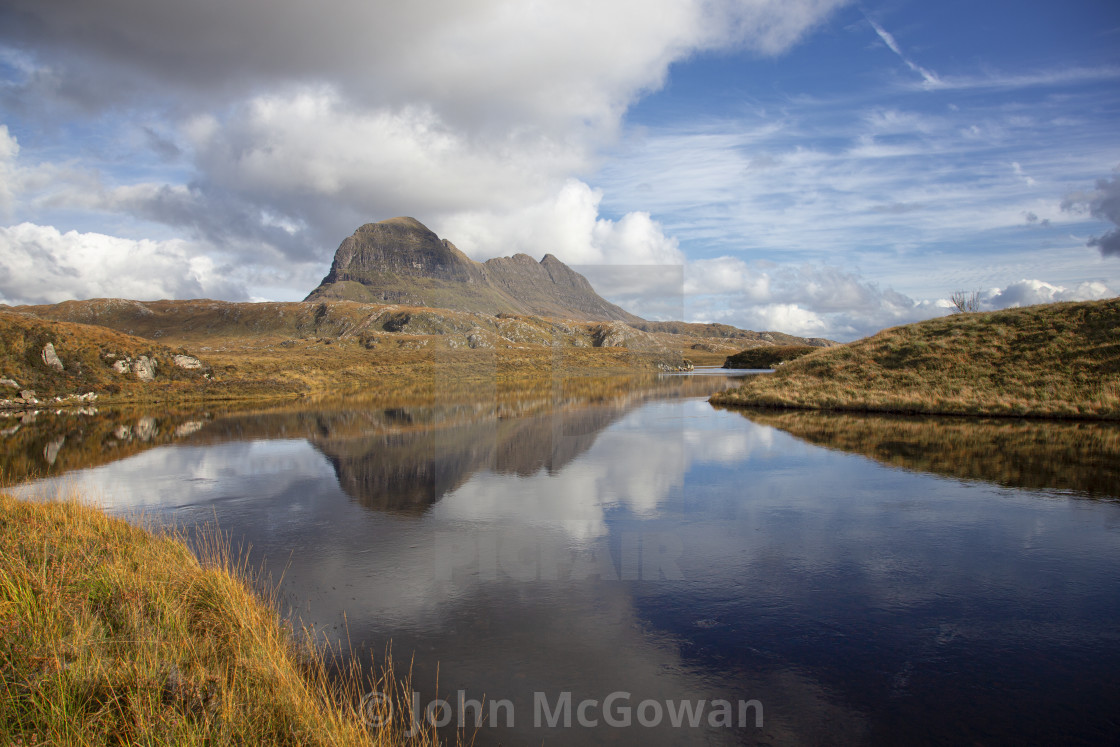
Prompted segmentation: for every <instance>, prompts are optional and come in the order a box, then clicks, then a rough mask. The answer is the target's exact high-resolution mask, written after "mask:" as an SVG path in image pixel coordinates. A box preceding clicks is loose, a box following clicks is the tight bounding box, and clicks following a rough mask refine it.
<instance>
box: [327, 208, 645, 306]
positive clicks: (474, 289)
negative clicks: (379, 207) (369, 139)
mask: <svg viewBox="0 0 1120 747" xmlns="http://www.w3.org/2000/svg"><path fill="white" fill-rule="evenodd" d="M305 300H307V301H358V302H361V303H376V304H402V305H407V306H427V307H432V308H441V309H453V310H456V311H470V312H481V313H484V314H490V315H495V314H499V313H506V314H523V315H537V316H546V317H551V318H554V319H571V320H575V321H600V322H610V321H619V322H628V323H634V322H641V321H642V319H641V318H639V317H637V316H634V315H633V314H631V313H629V312H627V311H625V310H624V309H622V308H620V307H618V306H616V305H614V304H612V303H610V302H609V301H607V300H606V299H604V298H602V297H601V296H600V295H599V294H598V293H596V292H595V289H594V288H592V287H591V284H590V283H589V282H587V278H585V277H583V276H582V275H580V274H579V273H578V272H575V271H574V270H572V269H571V268H570V267H568V266H567V265H565V264H564V263H563V262H561V261H560V260H558V259H557V258H556V257H554V256H552V255H551V254H546V255H545V256H544V259H542V260H541V261H540V262H537V261H536V260H534V259H533V258H532V257H530V256H529V255H527V254H515V255H514V256H512V257H497V258H495V259H490V260H487V261H486V262H475V261H474V260H472V259H471V258H470V257H468V256H467V255H465V254H463V253H462V252H461V251H459V250H458V249H457V248H455V245H454V244H452V243H451V242H450V241H447V240H446V239H440V238H439V237H438V236H436V234H435V233H433V232H432V231H430V230H429V229H428V228H427V227H426V226H424V225H423V224H422V223H420V222H419V221H418V220H416V219H415V218H391V219H389V220H384V221H381V222H380V223H367V224H366V225H364V226H362V227H361V228H359V229H358V230H357V231H355V232H354V235H353V236H350V237H349V238H347V239H346V240H345V241H343V242H342V244H341V245H340V246H339V247H338V251H336V252H335V255H334V262H333V263H332V264H331V269H330V272H329V273H327V276H326V277H325V278H323V282H322V283H320V284H319V287H318V288H316V289H315V290H313V291H312V292H311V293H310V294H309V295H308V296H307V298H306V299H305Z"/></svg>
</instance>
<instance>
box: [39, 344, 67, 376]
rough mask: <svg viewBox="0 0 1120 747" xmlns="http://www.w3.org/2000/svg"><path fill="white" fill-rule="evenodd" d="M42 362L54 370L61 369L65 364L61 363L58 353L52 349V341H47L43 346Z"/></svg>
mask: <svg viewBox="0 0 1120 747" xmlns="http://www.w3.org/2000/svg"><path fill="white" fill-rule="evenodd" d="M43 363H46V364H47V365H48V366H50V367H51V368H53V369H54V370H55V371H63V370H65V369H66V366H64V365H62V361H61V360H60V359H59V357H58V353H56V352H55V350H54V343H50V342H48V343H47V344H46V345H44V346H43Z"/></svg>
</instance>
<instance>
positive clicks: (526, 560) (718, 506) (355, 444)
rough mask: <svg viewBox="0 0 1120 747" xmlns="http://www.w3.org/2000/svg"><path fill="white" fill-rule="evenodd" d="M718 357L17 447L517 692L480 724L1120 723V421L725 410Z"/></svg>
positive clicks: (778, 727)
mask: <svg viewBox="0 0 1120 747" xmlns="http://www.w3.org/2000/svg"><path fill="white" fill-rule="evenodd" d="M725 383H726V382H724V381H723V380H722V379H720V378H719V377H696V378H693V379H690V380H688V383H682V380H681V379H677V380H670V379H665V380H663V381H662V382H661V383H657V384H647V385H644V386H643V387H638V388H632V389H630V390H625V388H624V389H623V391H621V392H620V390H619V388H618V387H614V388H613V389H611V388H609V387H608V389H609V390H610V391H609V393H608V394H603V395H601V396H600V395H589V394H585V395H583V396H568V397H561V398H552V399H548V398H545V399H544V400H540V401H537V400H534V401H532V402H528V401H521V402H496V401H492V402H485V401H483V402H476V403H473V404H448V403H444V404H441V405H439V406H402V407H384V406H377V407H374V406H373V405H370V404H368V403H366V404H357V403H342V404H337V403H336V404H333V405H330V406H323V407H321V408H319V409H314V408H313V409H303V410H300V409H292V410H289V411H285V412H280V413H242V414H224V415H223V414H217V413H186V414H182V415H177V416H171V415H163V416H160V417H149V416H139V415H135V414H127V415H125V414H117V415H113V414H104V413H103V414H100V415H98V416H96V417H95V418H93V419H91V420H89V421H88V422H87V424H86V425H84V426H82V425H76V424H75V423H76V422H77V421H75V420H73V419H72V420H71V421H66V422H65V423H63V422H62V421H57V420H49V421H48V420H47V419H46V417H45V416H43V419H42V420H41V421H40V424H39V425H38V426H37V425H36V424H35V422H28V423H27V424H26V425H25V426H24V428H23V429H22V430H20V431H18V432H11V433H6V435H5V439H7V440H6V441H0V448H5V447H4V446H3V444H7V447H6V448H7V449H8V450H7V452H6V455H5V456H3V457H0V458H4V459H7V461H8V465H9V474H10V473H11V471H12V469H13V467H12V465H16V468H19V469H24V468H26V469H28V470H30V468H31V467H30V466H29V465H33V463H37V462H36V460H38V462H42V463H43V464H44V465H46V462H47V461H49V459H48V457H51V456H53V458H54V461H53V462H51V464H52V465H58V464H66V465H68V466H67V469H69V468H71V467H75V468H76V469H73V470H72V471H69V472H65V474H63V475H61V476H55V477H49V478H47V479H44V480H40V481H39V482H37V483H32V484H31V485H29V486H27V487H24V488H20V489H19V491H22V492H24V493H27V494H31V493H34V492H36V491H39V492H41V491H53V490H55V486H56V485H57V484H58V483H60V482H61V483H64V484H66V485H73V486H76V487H78V488H79V489H81V490H82V491H84V492H87V493H88V494H90V495H92V496H94V497H95V498H96V499H98V500H99V501H100V502H102V503H103V504H104V505H105V506H106V507H108V508H109V509H110V510H111V511H114V512H122V513H127V512H130V511H133V510H134V509H138V508H143V509H145V510H146V511H147V512H148V513H150V514H155V515H156V516H157V517H159V518H160V519H163V520H165V521H174V522H179V523H184V524H187V525H190V524H193V523H195V522H205V521H213V520H215V519H216V520H217V522H218V523H219V525H220V526H221V528H222V529H223V530H225V531H226V532H229V533H230V534H231V535H232V536H233V537H234V539H235V540H236V541H244V542H247V543H248V544H250V545H251V546H252V548H253V549H252V557H253V558H254V560H255V561H256V562H263V563H264V564H265V566H266V568H267V569H269V570H270V571H271V572H272V574H273V576H274V577H280V575H281V574H282V575H283V581H282V583H281V588H280V591H281V595H282V598H283V599H284V600H285V601H286V602H287V603H288V604H290V605H291V606H292V608H293V609H294V611H295V614H296V615H298V617H299V618H300V619H301V620H302V621H304V622H306V623H314V624H315V625H316V626H317V627H319V628H322V629H326V630H329V631H331V632H332V633H335V634H337V635H342V636H346V635H348V637H349V640H350V641H351V642H352V643H353V644H354V646H355V647H356V648H362V649H363V650H369V651H372V652H374V653H378V654H379V653H380V652H382V651H383V650H384V647H385V645H386V644H387V643H388V642H389V641H392V646H393V651H394V653H395V656H396V658H397V659H398V660H401V659H404V660H406V661H407V660H408V659H409V658H411V657H414V662H415V663H414V667H413V676H414V684H415V685H416V686H417V689H418V690H419V693H420V695H419V698H420V701H421V706H422V707H423V705H424V704H426V703H428V702H429V701H431V700H433V699H435V698H444V699H446V700H447V701H449V704H450V706H451V709H450V710H451V711H452V712H455V713H458V712H459V706H458V705H457V703H456V701H457V697H458V693H459V691H462V693H463V697H464V698H465V699H477V700H483V699H484V698H485V700H486V701H487V703H489V702H492V701H508V706H503V708H501V709H499V714H498V715H499V717H498V718H497V719H496V721H497V722H498V725H497V726H495V727H490V726H486V727H484V728H483V729H482V730H481V731H480V732H479V734H478V740H477V741H478V743H480V744H497V743H503V744H526V743H532V744H540V743H542V742H543V743H545V744H903V743H905V744H970V743H971V744H1014V743H1115V742H1116V741H1117V740H1118V739H1120V626H1118V625H1117V621H1118V620H1120V502H1118V500H1117V497H1118V495H1120V479H1118V474H1117V469H1118V467H1117V464H1118V463H1120V432H1118V430H1117V428H1116V426H1112V425H1103V424H1086V423H1065V424H1062V423H1037V422H1035V423H1031V422H1026V421H983V420H951V421H950V420H941V421H938V420H930V419H907V418H875V417H855V416H826V415H820V414H811V413H775V412H769V413H766V412H760V413H753V412H742V411H727V410H718V409H715V408H713V407H712V406H710V405H709V404H708V403H707V402H706V399H705V398H704V397H703V396H701V395H703V394H704V393H705V392H706V391H709V390H715V389H716V388H719V387H721V386H723V385H725ZM142 417H148V419H147V420H145V421H143V423H141V420H142ZM97 418H100V420H98V419H97ZM13 422H14V421H13ZM42 423H48V425H42ZM122 426H127V429H128V431H127V433H126V432H124V431H122V430H121V428H122ZM8 427H9V428H10V427H11V426H8ZM36 428H39V429H40V430H38V431H37V430H35V429H36ZM52 429H53V430H52ZM21 434H22V435H21ZM791 434H795V435H791ZM144 436H147V439H146V440H145V438H144ZM60 438H62V439H63V441H62V444H61V445H59V446H57V447H55V446H54V445H55V444H57V443H58V441H59V439H60ZM156 444H158V445H156ZM68 448H69V449H70V450H71V452H70V455H68V452H67V449H68ZM79 452H80V453H82V454H85V456H83V457H81V458H79V457H77V456H73V455H74V454H78V453H79ZM117 453H119V454H120V455H122V456H124V457H125V458H120V459H116V457H115V456H114V454H117ZM2 454H5V452H0V455H2ZM67 459H70V460H71V461H70V462H67V461H66V460H67ZM83 459H84V460H85V463H87V464H97V465H100V466H92V467H84V468H79V467H81V463H82V460H83ZM114 459H115V461H114ZM18 465H23V466H22V467H19V466H18ZM43 468H44V469H46V467H45V466H44V467H43ZM48 471H50V470H48ZM55 471H56V472H64V470H62V469H58V470H55ZM437 671H438V687H437ZM566 698H570V709H569V710H567V713H568V715H569V717H570V722H571V726H570V727H567V728H565V727H563V726H562V725H561V724H563V719H564V711H565V706H564V705H563V704H564V703H565V702H568V701H566V700H565V699H566ZM589 701H594V703H591V702H589ZM605 701H609V703H607V702H605ZM645 701H648V702H645ZM721 701H725V702H726V705H727V708H728V710H727V712H726V714H725V712H724V711H723V705H722V704H721ZM581 703H583V708H582V710H580V705H581ZM542 704H543V706H544V708H543V709H542ZM682 706H684V707H687V708H691V709H692V710H693V713H694V714H698V713H699V710H698V709H699V708H701V707H703V708H704V711H703V713H702V715H699V718H697V719H696V721H697V724H698V725H696V726H689V725H688V720H689V719H688V715H687V713H682V712H681V711H680V709H681V707H682ZM558 709H559V717H560V721H559V722H558V723H557V726H555V727H548V726H547V721H548V719H549V718H550V717H551V715H552V714H553V713H555V712H557V710H558ZM627 709H629V711H627ZM484 710H485V707H484ZM671 713H672V714H673V715H672V716H671ZM473 714H474V711H470V714H469V715H470V717H471V718H473ZM723 715H727V716H728V717H729V720H730V721H731V725H730V726H727V725H724V723H723V722H722V721H721V717H722V716H723ZM673 716H676V717H677V718H674V717H673ZM713 716H714V717H713ZM741 717H743V718H742V719H741ZM508 718H512V721H513V725H512V727H509V726H507V725H506V724H507V719H508ZM627 718H628V719H629V721H630V725H629V726H622V725H620V724H622V723H624V722H626V720H627ZM489 720H490V719H489V717H488V716H487V717H485V718H484V721H485V722H489ZM674 720H675V721H677V722H678V723H680V726H674V725H673V721H674ZM757 720H761V722H762V725H761V726H757V725H756V723H757ZM593 722H595V725H594V726H592V725H590V724H592V723H593ZM643 722H644V723H643ZM538 724H539V726H538ZM584 724H588V725H584ZM645 724H648V725H645Z"/></svg>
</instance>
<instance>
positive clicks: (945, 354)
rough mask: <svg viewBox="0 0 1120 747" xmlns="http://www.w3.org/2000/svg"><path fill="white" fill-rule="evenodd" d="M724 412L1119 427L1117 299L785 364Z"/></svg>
mask: <svg viewBox="0 0 1120 747" xmlns="http://www.w3.org/2000/svg"><path fill="white" fill-rule="evenodd" d="M711 401H712V402H714V403H717V404H724V405H744V406H753V407H789V408H803V409H819V410H853V411H873V412H898V413H930V414H951V415H1010V416H1032V417H1059V418H1063V417H1068V418H1096V419H1100V418H1103V419H1112V420H1115V419H1120V298H1113V299H1109V300H1105V301H1086V302H1077V303H1058V304H1046V305H1041V306H1029V307H1026V308H1021V309H1005V310H1003V311H990V312H984V313H967V314H954V315H952V316H946V317H940V318H937V319H930V320H928V321H924V322H918V323H915V324H907V325H904V326H901V327H894V328H892V329H887V330H883V331H882V332H879V333H878V334H876V335H874V336H872V337H868V338H865V339H863V340H857V341H856V342H852V343H848V344H847V345H839V346H836V347H831V348H827V349H823V350H818V351H816V352H813V353H809V354H808V355H806V356H804V357H801V358H798V359H797V360H794V361H790V362H789V363H786V364H785V365H783V366H780V367H779V368H778V369H777V370H776V371H775V372H774V373H772V374H764V375H760V376H755V377H751V378H750V380H748V381H747V382H746V383H744V385H743V386H741V387H738V388H736V389H730V390H728V391H726V392H722V393H720V394H718V395H715V396H713V397H712V400H711Z"/></svg>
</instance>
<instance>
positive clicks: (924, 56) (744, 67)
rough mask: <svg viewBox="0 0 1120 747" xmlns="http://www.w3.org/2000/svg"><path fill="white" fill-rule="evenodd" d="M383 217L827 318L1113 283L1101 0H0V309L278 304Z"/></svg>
mask: <svg viewBox="0 0 1120 747" xmlns="http://www.w3.org/2000/svg"><path fill="white" fill-rule="evenodd" d="M400 215H408V216H412V217H415V218H417V219H418V220H420V221H421V222H422V223H424V224H425V225H427V226H428V227H429V228H431V229H432V230H434V231H436V232H437V233H438V234H439V235H440V236H441V237H443V238H447V239H449V240H450V241H452V242H453V243H454V244H455V245H456V246H458V247H459V248H460V249H462V250H463V251H465V252H466V253H467V254H468V255H469V256H471V257H473V258H474V259H477V260H485V259H488V258H490V257H495V256H509V255H512V254H514V253H517V252H524V253H527V254H529V255H531V256H533V257H534V258H537V259H540V258H541V257H542V256H543V255H544V254H546V253H552V254H554V255H556V256H557V257H559V258H560V259H561V260H562V261H564V262H566V263H568V264H569V265H572V266H573V267H576V268H577V269H579V270H580V271H581V272H583V273H584V274H586V275H587V276H588V277H589V278H590V279H591V280H592V282H593V284H595V286H596V288H597V289H599V290H600V292H602V293H603V295H605V296H607V297H608V298H610V299H611V300H614V301H616V302H619V303H621V304H622V305H623V306H625V307H626V308H628V309H629V310H631V311H633V312H635V313H637V314H639V315H642V316H646V317H647V318H684V319H685V320H687V321H705V322H723V323H728V324H734V325H736V326H739V327H743V328H748V329H756V330H766V329H769V330H777V331H782V332H788V333H791V334H798V335H807V336H825V337H831V338H833V339H837V340H851V339H856V338H858V337H862V336H864V335H868V334H871V333H873V332H875V331H877V330H879V329H882V328H884V327H889V326H894V325H896V324H902V323H906V322H911V321H916V320H919V319H924V318H929V317H932V316H938V315H943V314H946V313H949V312H950V311H951V304H950V302H949V299H950V297H951V295H952V294H953V293H954V292H957V291H964V292H967V293H973V292H975V293H977V294H978V297H979V299H980V300H981V303H982V306H983V308H986V309H994V308H1006V307H1012V306H1019V305H1027V304H1031V303H1042V302H1049V301H1057V300H1079V299H1096V298H1108V297H1113V296H1116V295H1117V294H1120V226H1118V224H1120V4H1118V3H1116V2H1115V1H1114V0H1072V1H1071V2H1065V3H1055V2H1025V1H1024V0H1018V1H1016V2H1009V1H1006V0H985V2H980V3H978V2H962V1H961V0H939V2H936V3H933V2H929V1H928V0H926V1H919V0H881V1H880V0H868V1H867V2H862V3H860V2H845V0H593V1H592V0H566V1H565V2H562V3H559V2H538V1H537V0H518V1H516V2H514V1H512V0H412V1H410V2H403V1H401V2H392V3H389V2H384V1H383V0H373V1H371V0H317V1H316V2H314V3H312V2H308V1H307V0H239V1H238V2H234V3H231V2H229V1H228V0H194V1H193V2H189V3H185V2H181V1H176V2H169V1H168V0H88V1H86V2H72V1H67V0H4V2H3V3H2V4H0V303H6V304H9V305H17V304H25V303H56V302H60V301H63V300H68V299H82V298H96V297H121V298H134V299H140V300H154V299H158V298H200V297H205V298H216V299H225V300H231V301H260V300H275V301H296V300H302V298H303V297H304V296H306V295H307V293H308V292H310V291H311V290H312V289H313V288H314V287H315V286H316V285H318V283H319V282H320V280H321V279H322V278H323V276H324V275H325V274H326V272H327V270H328V269H329V266H330V262H331V259H332V257H333V255H334V251H335V249H336V248H337V247H338V245H339V243H341V241H342V240H343V239H344V238H346V237H347V236H349V235H350V234H351V233H353V232H354V230H355V229H356V228H357V227H358V226H360V225H362V224H364V223H368V222H373V221H378V220H383V219H386V218H391V217H395V216H400Z"/></svg>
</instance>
